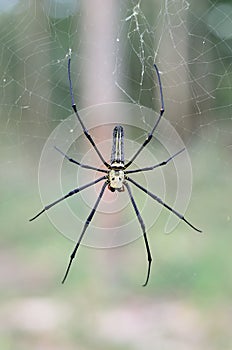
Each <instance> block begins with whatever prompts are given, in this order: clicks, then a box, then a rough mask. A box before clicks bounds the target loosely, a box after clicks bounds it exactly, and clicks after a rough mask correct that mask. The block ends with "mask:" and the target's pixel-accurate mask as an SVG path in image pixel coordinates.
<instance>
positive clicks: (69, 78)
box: [68, 50, 109, 168]
mask: <svg viewBox="0 0 232 350" xmlns="http://www.w3.org/2000/svg"><path fill="white" fill-rule="evenodd" d="M70 66H71V50H69V54H68V80H69V91H70V96H71V100H72V109H73V110H74V113H75V114H76V117H77V119H78V121H79V123H80V125H81V127H82V130H83V132H84V134H85V136H86V137H87V139H88V140H89V142H90V143H91V145H92V146H93V148H94V149H95V151H96V153H97V154H98V156H99V158H100V159H101V161H102V162H103V164H104V165H105V166H106V167H107V168H109V164H108V163H107V162H106V161H105V159H104V158H103V156H102V154H101V152H100V151H99V149H98V148H97V145H96V144H95V142H94V140H93V138H92V136H91V135H90V134H89V132H88V130H87V129H86V127H85V125H84V123H83V121H82V119H81V117H80V115H79V113H78V111H77V106H76V104H75V101H74V96H73V88H72V79H71V69H70Z"/></svg>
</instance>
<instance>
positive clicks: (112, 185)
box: [30, 50, 201, 286]
mask: <svg viewBox="0 0 232 350" xmlns="http://www.w3.org/2000/svg"><path fill="white" fill-rule="evenodd" d="M70 64H71V50H70V51H69V55H68V80H69V88H70V95H71V100H72V108H73V111H74V113H75V114H76V117H77V119H78V121H79V123H80V125H81V127H82V130H83V132H84V134H85V136H86V137H87V139H88V140H89V142H90V143H91V145H92V146H93V148H94V150H95V151H96V153H97V155H98V157H99V158H100V160H101V161H102V163H103V164H104V165H105V167H106V169H101V168H96V167H94V166H91V165H86V164H82V163H80V162H78V161H76V160H75V159H73V158H70V157H69V156H68V155H67V154H65V153H63V152H62V151H61V150H60V149H59V148H57V147H55V149H56V150H57V151H58V152H60V153H61V154H62V155H63V156H64V157H65V158H66V159H67V160H68V161H70V162H72V163H74V164H76V165H78V166H80V167H82V168H85V169H89V170H94V171H98V172H101V173H104V174H105V175H104V176H101V177H99V178H98V179H96V180H94V181H92V182H90V183H88V184H86V185H83V186H81V187H78V188H75V189H74V190H72V191H70V192H69V193H67V194H66V195H65V196H63V197H61V198H59V199H57V200H56V201H54V202H52V203H51V204H48V205H46V206H45V207H44V208H43V209H42V210H41V211H40V212H39V213H38V214H37V215H35V216H34V217H33V218H32V219H30V221H32V220H34V219H36V218H37V217H38V216H39V215H41V214H42V213H44V212H45V211H46V210H48V209H50V208H51V207H53V206H54V205H56V204H58V203H59V202H61V201H63V200H65V199H66V198H68V197H71V196H73V195H74V194H76V193H79V192H80V191H82V190H84V189H86V188H88V187H90V186H93V185H95V184H96V183H98V182H101V181H104V182H103V185H102V188H101V190H100V193H99V195H98V197H97V200H96V202H95V204H94V206H93V208H92V210H91V212H90V214H89V216H88V217H87V219H86V221H85V224H84V227H83V229H82V232H81V234H80V237H79V239H78V241H77V242H76V244H75V247H74V250H73V252H72V254H71V256H70V260H69V264H68V267H67V269H66V272H65V275H64V278H63V280H62V283H64V281H65V280H66V277H67V275H68V273H69V270H70V267H71V264H72V261H73V259H74V258H75V256H76V252H77V250H78V248H79V245H80V243H81V241H82V238H83V236H84V234H85V231H86V230H87V227H88V225H89V224H90V222H91V220H92V218H93V216H94V214H95V212H96V209H97V207H98V205H99V203H100V201H101V199H102V196H103V194H104V191H105V189H106V187H107V186H108V188H109V190H110V191H112V192H114V191H118V192H122V191H124V189H125V188H126V189H127V192H128V195H129V198H130V201H131V204H132V206H133V208H134V211H135V214H136V216H137V218H138V221H139V224H140V226H141V229H142V233H143V238H144V243H145V248H146V252H147V260H148V269H147V276H146V279H145V282H144V284H143V285H144V286H146V284H147V282H148V280H149V276H150V269H151V262H152V257H151V252H150V248H149V243H148V239H147V234H146V229H145V224H144V222H143V219H142V217H141V214H140V212H139V209H138V207H137V204H136V202H135V199H134V197H133V195H132V192H131V188H130V185H129V182H130V183H132V184H133V185H134V186H136V187H137V188H139V189H140V190H141V191H143V192H144V193H146V194H147V195H148V196H150V197H151V198H152V199H154V200H155V201H157V202H158V203H159V204H161V205H162V206H164V207H165V208H167V209H168V210H170V211H171V212H172V213H173V214H174V215H176V216H178V217H179V218H180V219H181V220H183V221H184V222H185V223H187V224H188V225H189V226H190V227H192V228H193V229H194V230H196V231H198V232H201V231H200V230H199V229H197V228H196V227H195V226H193V225H192V224H191V223H190V222H189V221H187V220H186V219H185V218H184V216H183V215H182V214H180V213H178V212H177V211H176V210H175V209H173V208H171V207H170V206H169V205H168V204H166V203H165V202H163V201H162V199H161V198H159V197H158V196H156V195H155V194H154V193H152V192H150V191H149V190H147V189H146V188H144V187H143V186H141V185H140V184H139V183H138V182H136V181H135V180H133V179H132V178H130V177H129V176H128V174H133V173H138V172H142V171H150V170H153V169H155V168H158V167H161V166H164V165H166V164H167V163H168V162H170V161H171V160H172V159H173V158H174V157H176V156H177V155H178V154H180V153H181V152H183V151H184V150H183V149H181V150H180V151H178V152H177V153H176V154H174V155H172V156H170V157H169V158H168V159H167V160H165V161H163V162H161V163H158V164H155V165H149V166H147V167H145V168H140V169H135V170H133V169H132V170H127V168H128V167H129V166H130V165H131V164H133V162H134V160H135V159H136V158H137V156H138V155H139V154H140V153H141V151H142V150H143V149H144V147H145V146H146V145H147V144H148V143H149V142H150V141H151V139H152V138H153V134H154V131H155V129H156V128H157V126H158V124H159V122H160V119H161V118H162V115H163V113H164V100H163V91H162V85H161V79H160V74H159V71H158V68H157V66H156V65H155V64H154V68H155V71H156V74H157V78H158V85H159V90H160V100H161V108H160V113H159V116H158V119H157V120H156V121H155V122H154V126H153V128H152V130H151V131H150V133H149V134H148V136H147V138H146V139H145V140H144V142H143V143H142V145H141V146H140V147H139V149H138V150H137V152H135V154H134V156H133V157H132V158H131V159H130V160H129V161H128V162H127V163H124V131H123V127H122V126H121V125H117V126H115V128H114V130H113V144H112V152H111V160H110V164H109V163H108V162H106V161H105V159H104V157H103V156H102V154H101V152H100V151H99V149H98V147H97V145H96V144H95V142H94V140H93V138H92V136H91V135H90V134H89V132H88V130H87V129H86V127H85V125H84V123H83V121H82V119H81V117H80V115H79V113H78V111H77V107H76V104H75V102H74V96H73V89H72V80H71V73H70Z"/></svg>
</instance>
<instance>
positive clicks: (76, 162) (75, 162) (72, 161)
mask: <svg viewBox="0 0 232 350" xmlns="http://www.w3.org/2000/svg"><path fill="white" fill-rule="evenodd" d="M54 148H55V150H56V151H58V152H59V153H61V154H62V155H63V156H64V157H65V158H66V159H68V161H69V162H71V163H74V164H77V165H79V166H80V167H81V168H85V169H91V170H95V171H100V172H102V173H107V172H108V171H107V170H105V169H100V168H96V167H94V166H92V165H86V164H82V163H80V162H78V161H77V160H75V159H73V158H70V157H69V156H68V155H67V154H65V153H64V152H62V151H61V150H60V149H59V148H58V147H56V146H54Z"/></svg>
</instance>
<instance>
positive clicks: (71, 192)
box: [29, 176, 106, 221]
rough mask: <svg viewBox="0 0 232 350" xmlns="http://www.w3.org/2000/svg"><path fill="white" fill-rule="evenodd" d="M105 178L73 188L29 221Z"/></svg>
mask: <svg viewBox="0 0 232 350" xmlns="http://www.w3.org/2000/svg"><path fill="white" fill-rule="evenodd" d="M105 178H106V177H105V176H102V177H100V178H99V179H97V180H94V181H92V182H89V183H88V184H86V185H84V186H81V187H78V188H75V189H74V190H72V191H70V192H69V193H67V194H66V195H65V196H63V197H61V198H59V199H57V200H56V201H54V202H52V203H50V204H48V205H46V206H45V207H44V208H43V210H41V211H40V212H39V213H38V214H36V215H35V216H34V217H33V218H31V219H30V220H29V221H33V220H35V219H36V218H38V216H40V215H41V214H43V213H44V212H45V211H46V210H48V209H50V208H51V207H53V206H54V205H56V204H58V203H59V202H61V201H63V200H64V199H66V198H68V197H71V196H73V195H74V194H76V193H78V192H80V191H82V190H84V189H85V188H87V187H90V186H93V185H95V184H96V183H98V182H100V181H102V180H104V179H105Z"/></svg>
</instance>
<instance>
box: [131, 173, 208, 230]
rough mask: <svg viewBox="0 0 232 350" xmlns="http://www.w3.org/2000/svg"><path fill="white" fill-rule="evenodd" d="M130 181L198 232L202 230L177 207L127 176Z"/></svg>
mask: <svg viewBox="0 0 232 350" xmlns="http://www.w3.org/2000/svg"><path fill="white" fill-rule="evenodd" d="M126 179H127V180H128V181H130V182H131V183H133V184H134V185H135V186H137V187H138V188H139V189H140V190H142V191H143V192H145V193H146V194H148V195H149V196H150V197H151V198H153V199H155V200H156V201H157V202H158V203H160V204H161V205H163V206H164V207H165V208H167V209H168V210H170V211H171V212H172V213H173V214H175V215H176V216H178V218H180V219H181V220H183V221H184V222H185V223H186V224H188V225H189V226H190V227H192V228H193V229H194V230H196V231H197V232H202V231H201V230H199V229H198V228H196V227H195V226H193V225H192V224H191V223H190V222H189V221H188V220H186V219H185V217H184V216H183V215H182V214H180V213H178V212H177V211H176V210H175V209H173V208H171V207H170V206H169V205H168V204H166V203H165V202H163V201H162V199H161V198H159V197H158V196H156V195H155V194H154V193H152V192H150V191H148V190H147V189H146V188H144V187H143V186H141V185H140V184H139V183H138V182H136V181H134V180H132V179H131V178H129V177H127V178H126Z"/></svg>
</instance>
